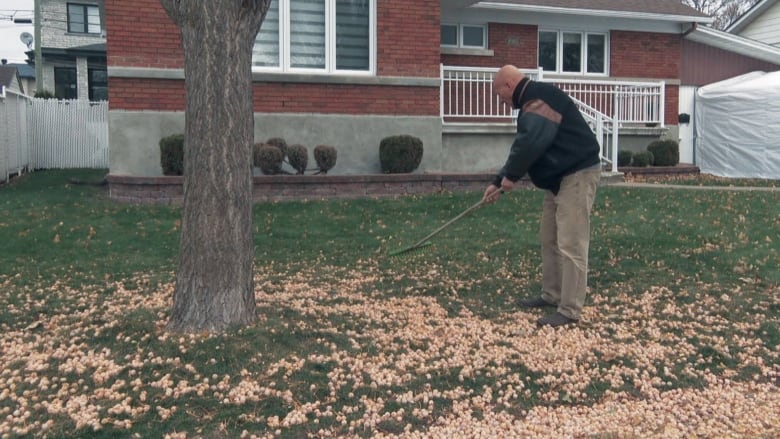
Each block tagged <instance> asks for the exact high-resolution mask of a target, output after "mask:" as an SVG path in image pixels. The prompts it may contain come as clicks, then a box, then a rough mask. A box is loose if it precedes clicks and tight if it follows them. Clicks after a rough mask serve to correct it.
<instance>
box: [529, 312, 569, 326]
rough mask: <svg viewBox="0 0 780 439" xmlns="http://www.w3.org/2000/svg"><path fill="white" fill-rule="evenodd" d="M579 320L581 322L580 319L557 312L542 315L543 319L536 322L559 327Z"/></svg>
mask: <svg viewBox="0 0 780 439" xmlns="http://www.w3.org/2000/svg"><path fill="white" fill-rule="evenodd" d="M577 322H579V320H575V319H570V318H568V317H566V316H565V315H563V314H561V313H559V312H556V313H555V314H550V315H546V316H544V317H542V318H541V319H539V320H537V321H536V324H537V325H539V326H551V327H553V328H557V327H559V326H565V325H576V324H577Z"/></svg>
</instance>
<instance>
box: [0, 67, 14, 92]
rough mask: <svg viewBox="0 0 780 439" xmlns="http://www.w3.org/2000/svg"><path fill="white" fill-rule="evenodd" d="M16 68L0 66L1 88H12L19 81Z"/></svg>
mask: <svg viewBox="0 0 780 439" xmlns="http://www.w3.org/2000/svg"><path fill="white" fill-rule="evenodd" d="M16 75H17V71H16V67H13V66H9V65H2V66H0V86H4V87H6V88H11V84H13V83H14V81H16V80H17V76H16Z"/></svg>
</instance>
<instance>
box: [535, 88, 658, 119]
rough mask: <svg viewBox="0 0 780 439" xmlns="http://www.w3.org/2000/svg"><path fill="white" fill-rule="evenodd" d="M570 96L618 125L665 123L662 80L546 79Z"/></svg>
mask: <svg viewBox="0 0 780 439" xmlns="http://www.w3.org/2000/svg"><path fill="white" fill-rule="evenodd" d="M545 81H546V82H550V83H552V84H555V85H556V86H557V87H558V88H560V89H561V90H563V91H565V92H566V93H567V94H569V96H571V97H573V98H575V99H577V100H579V101H580V102H582V103H583V104H585V105H587V106H589V107H592V108H595V109H596V110H598V111H600V112H601V113H604V114H607V115H609V116H610V117H611V118H613V119H615V120H616V121H618V122H619V123H620V124H621V125H626V124H643V125H646V124H653V125H658V126H663V125H664V118H663V114H664V103H665V101H664V96H665V89H666V86H665V83H664V82H663V81H659V82H627V81H594V80H572V79H569V80H562V79H547V80H545Z"/></svg>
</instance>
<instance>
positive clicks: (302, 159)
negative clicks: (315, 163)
mask: <svg viewBox="0 0 780 439" xmlns="http://www.w3.org/2000/svg"><path fill="white" fill-rule="evenodd" d="M287 160H289V162H290V166H292V167H293V169H295V170H296V171H297V172H298V174H303V173H304V172H306V166H307V165H308V164H309V150H308V149H306V147H305V146H303V145H290V146H288V147H287Z"/></svg>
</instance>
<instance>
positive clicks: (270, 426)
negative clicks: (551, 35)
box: [0, 170, 780, 438]
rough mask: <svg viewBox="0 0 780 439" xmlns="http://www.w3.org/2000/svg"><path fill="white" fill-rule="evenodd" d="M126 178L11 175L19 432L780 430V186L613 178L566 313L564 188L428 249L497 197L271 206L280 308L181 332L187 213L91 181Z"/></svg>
mask: <svg viewBox="0 0 780 439" xmlns="http://www.w3.org/2000/svg"><path fill="white" fill-rule="evenodd" d="M104 173H105V171H102V170H94V171H84V170H77V171H45V172H43V171H42V172H36V173H34V174H31V175H25V176H23V177H19V178H17V179H14V180H12V182H11V183H10V184H8V185H5V186H0V242H2V249H3V251H2V252H0V331H2V336H1V338H0V346H2V354H0V437H2V438H5V437H52V438H54V437H57V438H65V437H111V438H113V437H143V438H147V437H166V436H169V437H207V438H211V437H225V438H233V437H253V436H254V437H266V436H274V435H278V436H281V437H307V436H313V437H328V436H330V437H333V436H338V437H344V436H349V437H477V436H479V435H482V436H483V437H556V438H558V437H595V438H612V437H620V438H623V437H630V438H639V437H642V438H645V437H658V438H661V437H663V438H669V437H685V438H688V437H724V436H729V437H751V438H752V437H765V438H770V437H777V436H780V418H779V417H778V416H777V413H779V412H780V382H779V378H778V377H780V365H779V364H780V354H779V353H778V352H779V351H778V347H779V345H780V268H778V267H780V191H772V192H769V191H755V192H750V191H723V190H719V191H716V190H713V191H708V190H684V189H682V190H681V189H659V188H631V187H609V186H605V187H602V188H600V190H599V193H598V195H597V199H596V204H595V207H594V215H593V218H592V240H591V250H590V253H591V257H590V282H589V285H590V287H591V293H590V294H589V296H588V301H587V304H586V309H585V311H584V315H583V320H582V321H581V323H580V325H579V326H578V327H575V328H564V329H557V330H553V329H549V328H545V329H537V328H536V327H535V321H536V319H537V318H538V317H539V316H540V315H541V314H540V312H539V311H526V310H522V309H520V308H518V307H517V305H516V300H517V299H518V298H520V297H526V296H531V295H535V294H538V292H539V288H540V274H541V273H540V270H539V262H540V259H539V257H540V256H539V248H538V242H537V230H538V221H539V216H540V207H541V200H542V192H541V191H538V190H533V189H523V190H518V191H515V192H512V193H510V194H508V195H506V196H504V197H503V198H502V200H501V201H500V202H499V203H497V204H494V205H489V206H485V207H483V208H481V209H480V210H478V211H476V212H474V213H473V214H472V215H470V216H468V217H466V218H464V219H463V220H461V221H460V222H458V223H456V224H455V225H453V226H452V227H450V228H449V229H447V230H446V231H444V232H442V233H441V234H440V235H438V236H437V237H436V238H435V239H434V245H433V246H431V247H429V248H428V251H427V252H425V253H422V254H419V255H414V256H411V257H405V258H404V257H402V258H388V257H387V256H386V254H387V252H388V251H391V250H394V249H397V248H400V247H403V246H405V245H409V244H411V243H413V242H415V241H416V240H417V239H419V238H421V237H423V236H425V235H426V234H427V233H429V232H430V231H432V230H434V229H435V228H436V227H438V226H439V225H441V224H443V223H444V222H445V221H447V220H448V219H450V218H452V217H454V216H455V215H457V214H458V213H460V212H461V211H463V210H464V209H465V208H466V207H468V206H470V205H471V204H473V203H474V202H475V201H477V200H478V199H479V197H480V195H481V194H479V193H458V194H438V195H427V196H409V197H402V198H395V199H379V200H369V199H363V200H348V201H347V200H331V201H310V202H275V203H264V204H258V205H256V206H255V207H254V228H255V234H254V237H252V238H251V239H254V242H255V248H256V257H255V269H256V276H255V288H256V298H257V304H258V309H257V311H258V315H259V317H260V322H259V323H258V324H257V325H256V326H253V327H249V328H244V329H241V330H239V331H237V332H234V333H231V334H227V335H208V334H200V335H193V336H180V335H172V334H168V333H166V332H165V331H164V327H165V324H166V322H167V319H168V313H169V307H170V303H171V294H172V291H173V288H174V284H173V281H174V272H175V269H176V263H177V252H178V239H179V230H180V214H181V211H180V208H178V207H171V206H133V205H125V204H117V203H114V202H112V201H110V200H109V199H108V195H107V189H106V188H105V187H101V186H91V185H77V184H72V183H69V179H70V178H72V177H79V178H82V179H85V180H99V179H100V178H101V177H102V176H103V175H104ZM702 181H707V177H702ZM710 181H711V179H710ZM675 183H676V182H675ZM732 183H733V185H735V186H741V185H745V184H746V182H743V181H738V180H737V181H733V182H732ZM763 183H764V184H762V185H764V186H767V185H768V186H775V183H774V182H771V181H770V182H766V181H765V182H763ZM693 184H696V183H693ZM247 239H250V237H247Z"/></svg>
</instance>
